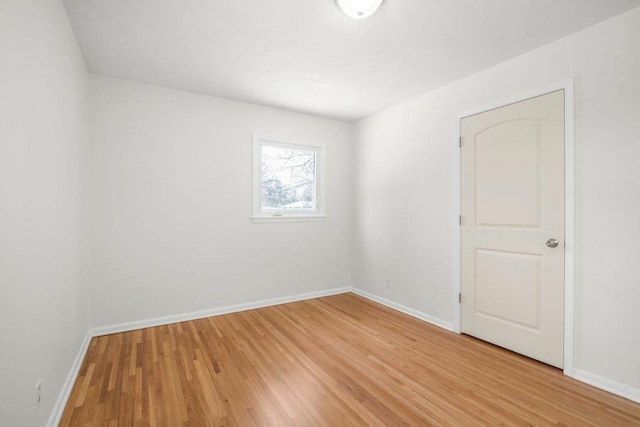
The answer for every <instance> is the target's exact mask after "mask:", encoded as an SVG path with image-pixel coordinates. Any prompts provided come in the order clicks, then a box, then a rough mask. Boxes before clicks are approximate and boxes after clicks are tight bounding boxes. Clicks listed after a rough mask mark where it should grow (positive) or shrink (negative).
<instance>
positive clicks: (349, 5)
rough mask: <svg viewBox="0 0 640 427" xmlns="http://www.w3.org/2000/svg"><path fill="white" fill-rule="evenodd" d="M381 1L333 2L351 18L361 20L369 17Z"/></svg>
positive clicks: (352, 0)
mask: <svg viewBox="0 0 640 427" xmlns="http://www.w3.org/2000/svg"><path fill="white" fill-rule="evenodd" d="M382 1H383V0H335V2H336V4H337V5H338V7H339V8H340V9H342V11H343V12H344V13H345V14H346V15H347V16H350V17H351V18H354V19H362V18H366V17H367V16H371V15H373V14H374V13H375V11H376V10H378V8H379V7H380V5H381V4H382Z"/></svg>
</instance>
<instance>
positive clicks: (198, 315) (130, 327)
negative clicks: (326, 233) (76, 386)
mask: <svg viewBox="0 0 640 427" xmlns="http://www.w3.org/2000/svg"><path fill="white" fill-rule="evenodd" d="M350 291H351V288H349V287H345V288H334V289H328V290H326V291H318V292H309V293H306V294H299V295H293V296H289V297H281V298H272V299H266V300H261V301H254V302H249V303H245V304H237V305H230V306H226V307H219V308H212V309H209V310H201V311H194V312H191V313H183V314H175V315H171V316H163V317H156V318H155V319H147V320H139V321H137V322H128V323H120V324H118V325H110V326H100V327H97V328H92V329H91V330H90V331H89V332H90V333H91V335H92V336H94V337H98V336H101V335H110V334H117V333H120V332H128V331H134V330H136V329H143V328H151V327H153V326H161V325H169V324H171V323H178V322H186V321H189V320H195V319H202V318H205V317H211V316H219V315H221V314H230V313H237V312H239V311H246V310H253V309H256V308H263V307H270V306H272V305H279V304H286V303H290V302H296V301H304V300H308V299H313V298H320V297H327V296H330V295H338V294H344V293H347V292H350Z"/></svg>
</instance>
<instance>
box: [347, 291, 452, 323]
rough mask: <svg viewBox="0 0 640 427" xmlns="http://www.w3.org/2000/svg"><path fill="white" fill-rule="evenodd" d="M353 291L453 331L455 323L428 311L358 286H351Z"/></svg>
mask: <svg viewBox="0 0 640 427" xmlns="http://www.w3.org/2000/svg"><path fill="white" fill-rule="evenodd" d="M351 292H353V293H354V294H356V295H360V296H361V297H364V298H366V299H370V300H371V301H374V302H377V303H379V304H382V305H385V306H387V307H389V308H392V309H394V310H397V311H400V312H402V313H404V314H408V315H409V316H412V317H415V318H417V319H420V320H423V321H425V322H427V323H431V324H432V325H435V326H438V327H440V328H442V329H446V330H447V331H451V332H453V323H449V322H445V321H444V320H441V319H438V318H437V317H433V316H430V315H428V314H426V313H423V312H421V311H418V310H414V309H413V308H409V307H406V306H404V305H402V304H398V303H396V302H393V301H391V300H388V299H386V298H382V297H379V296H378V295H374V294H372V293H369V292H367V291H363V290H362V289H358V288H351Z"/></svg>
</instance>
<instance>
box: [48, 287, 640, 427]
mask: <svg viewBox="0 0 640 427" xmlns="http://www.w3.org/2000/svg"><path fill="white" fill-rule="evenodd" d="M347 292H353V293H354V294H356V295H360V296H361V297H364V298H367V299H369V300H371V301H374V302H377V303H379V304H382V305H384V306H387V307H389V308H392V309H394V310H397V311H400V312H402V313H405V314H408V315H409V316H412V317H415V318H417V319H420V320H422V321H425V322H427V323H430V324H432V325H435V326H438V327H440V328H443V329H446V330H447V331H451V332H453V324H452V323H450V322H445V321H444V320H441V319H438V318H437V317H434V316H430V315H428V314H426V313H422V312H420V311H418V310H414V309H412V308H409V307H406V306H404V305H402V304H398V303H396V302H393V301H391V300H388V299H386V298H382V297H380V296H377V295H374V294H372V293H369V292H367V291H363V290H362V289H358V288H352V287H344V288H335V289H328V290H325V291H318V292H310V293H306V294H299V295H293V296H289V297H281V298H272V299H267V300H261V301H255V302H250V303H245V304H237V305H232V306H227V307H219V308H214V309H210V310H202V311H196V312H192V313H184V314H176V315H171V316H164V317H158V318H155V319H147V320H140V321H137V322H128V323H121V324H118V325H111V326H101V327H98V328H92V329H89V330H88V331H87V334H86V336H85V338H84V341H83V342H82V345H81V346H80V349H79V350H78V354H77V355H76V358H75V360H74V362H73V365H72V366H71V370H70V371H69V375H67V379H66V380H65V383H64V385H63V387H62V390H61V391H60V394H59V395H58V400H57V401H56V404H55V406H54V407H53V411H52V412H51V415H50V417H49V421H48V422H47V427H54V426H57V425H58V423H59V422H60V418H61V417H62V413H63V412H64V408H65V406H66V404H67V400H68V399H69V395H70V394H71V389H72V388H73V385H74V383H75V381H76V378H77V377H78V372H79V371H80V367H81V366H82V361H83V360H84V357H85V355H86V353H87V349H88V348H89V343H90V342H91V339H92V338H93V337H97V336H101V335H109V334H115V333H119V332H127V331H133V330H136V329H141V328H149V327H153V326H160V325H168V324H171V323H177V322H184V321H188V320H195V319H202V318H205V317H211V316H219V315H221V314H229V313H237V312H239V311H246V310H253V309H256V308H263V307H269V306H274V305H279V304H286V303H290V302H296V301H303V300H308V299H313V298H321V297H326V296H330V295H338V294H344V293H347ZM573 377H574V378H575V379H577V380H579V381H582V382H584V383H587V384H590V385H592V386H594V387H598V388H600V389H603V390H606V391H609V392H611V393H614V394H617V395H619V396H622V397H625V398H627V399H629V400H632V401H634V402H639V403H640V390H637V389H634V388H632V387H629V386H627V385H625V384H621V383H618V382H616V381H612V380H609V379H607V378H603V377H600V376H598V375H594V374H591V373H589V372H586V371H582V370H579V369H574V370H573Z"/></svg>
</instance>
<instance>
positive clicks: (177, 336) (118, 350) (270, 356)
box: [60, 294, 640, 426]
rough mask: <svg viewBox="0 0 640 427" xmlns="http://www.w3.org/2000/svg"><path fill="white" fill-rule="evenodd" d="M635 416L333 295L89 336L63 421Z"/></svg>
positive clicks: (551, 420) (555, 378) (419, 421)
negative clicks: (135, 329)
mask: <svg viewBox="0 0 640 427" xmlns="http://www.w3.org/2000/svg"><path fill="white" fill-rule="evenodd" d="M554 424H555V425H566V426H583V425H599V426H622V425H636V426H638V425H640V404H636V403H633V402H631V401H629V400H626V399H623V398H620V397H618V396H615V395H612V394H609V393H606V392H604V391H601V390H598V389H596V388H593V387H590V386H588V385H586V384H583V383H580V382H578V381H575V380H572V379H570V378H567V377H565V376H563V375H562V373H561V372H560V371H559V370H557V369H554V368H551V367H549V366H546V365H543V364H541V363H538V362H536V361H533V360H530V359H528V358H525V357H522V356H519V355H516V354H514V353H511V352H509V351H506V350H503V349H500V348H498V347H495V346H492V345H490V344H487V343H484V342H482V341H479V340H476V339H474V338H471V337H468V336H464V335H456V334H453V333H450V332H447V331H444V330H442V329H439V328H437V327H434V326H431V325H429V324H426V323H424V322H421V321H419V320H416V319H414V318H411V317H409V316H406V315H403V314H401V313H398V312H396V311H394V310H391V309H389V308H386V307H384V306H381V305H379V304H376V303H373V302H371V301H368V300H366V299H364V298H361V297H359V296H356V295H354V294H342V295H336V296H331V297H326V298H319V299H314V300H309V301H303V302H297V303H292V304H284V305H279V306H274V307H268V308H263V309H258V310H251V311H245V312H241V313H234V314H228V315H223V316H216V317H210V318H206V319H201V320H195V321H190V322H183V323H176V324H172V325H167V326H159V327H155V328H148V329H143V330H137V331H133V332H127V333H122V334H115V335H108V336H103V337H97V338H94V339H93V340H92V341H91V344H90V347H89V350H88V353H87V356H86V358H85V360H84V363H83V365H82V368H81V371H80V373H79V376H78V378H77V381H76V383H75V385H74V388H73V391H72V393H71V396H70V398H69V400H68V402H67V406H66V408H65V412H64V414H63V417H62V421H61V423H60V425H62V426H84V425H92V426H93V425H108V426H115V425H118V426H134V425H158V426H180V425H184V426H188V425H189V426H215V425H237V426H252V425H260V426H261V425H296V426H304V425H329V426H339V425H456V426H458V425H465V426H466V425H469V426H474V425H554Z"/></svg>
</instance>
